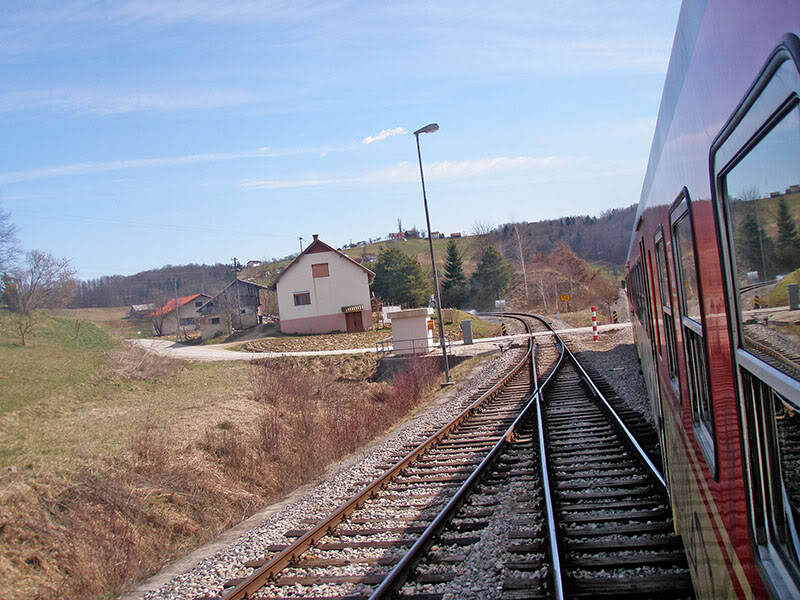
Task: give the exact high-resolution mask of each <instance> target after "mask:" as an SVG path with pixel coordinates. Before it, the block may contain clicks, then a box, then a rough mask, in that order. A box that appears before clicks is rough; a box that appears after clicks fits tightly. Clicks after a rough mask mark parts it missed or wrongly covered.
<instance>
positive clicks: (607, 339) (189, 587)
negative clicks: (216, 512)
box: [123, 324, 649, 600]
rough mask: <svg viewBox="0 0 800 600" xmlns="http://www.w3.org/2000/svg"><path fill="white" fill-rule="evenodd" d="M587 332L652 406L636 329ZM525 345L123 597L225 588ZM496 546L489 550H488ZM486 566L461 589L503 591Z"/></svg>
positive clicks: (630, 393)
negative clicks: (217, 543)
mask: <svg viewBox="0 0 800 600" xmlns="http://www.w3.org/2000/svg"><path fill="white" fill-rule="evenodd" d="M556 325H560V324H556ZM574 337H575V336H573V338H574ZM584 337H585V338H586V339H572V340H569V341H571V342H572V344H573V349H574V350H578V351H579V352H580V353H579V355H578V357H579V360H581V361H582V362H584V363H585V364H587V366H591V367H593V368H595V369H597V370H598V371H599V372H601V373H602V374H603V376H604V377H605V378H606V380H607V381H608V382H609V383H610V384H611V385H612V386H613V387H615V388H616V389H617V390H618V392H619V395H620V396H621V397H622V398H623V399H624V400H626V401H627V402H629V403H630V404H631V406H632V407H634V408H635V409H636V410H638V411H639V412H643V411H644V413H645V414H647V413H649V402H648V400H647V394H646V391H645V388H644V382H643V381H642V378H641V374H640V371H639V362H638V357H637V355H636V348H635V346H634V345H633V340H632V336H631V333H630V329H629V328H626V329H623V330H620V331H614V332H609V333H608V334H605V335H603V336H602V337H601V340H602V342H597V343H594V342H592V340H591V334H588V337H587V336H584ZM521 353H522V351H521V350H511V351H508V352H504V353H502V354H500V355H499V356H498V357H497V358H495V359H493V360H491V361H490V362H488V363H484V364H483V365H482V366H479V367H477V368H476V369H475V370H473V372H472V373H471V374H470V375H469V376H468V377H465V378H464V379H463V380H462V381H460V382H458V383H457V384H456V385H455V386H453V387H452V388H450V389H448V390H446V391H444V392H443V393H442V394H441V398H440V399H437V400H435V401H434V402H432V403H430V404H429V405H428V406H427V407H425V408H424V409H423V410H421V411H420V412H419V413H417V414H415V415H414V416H413V417H411V418H409V419H408V420H407V421H406V423H405V424H403V425H402V426H401V427H398V428H397V429H396V430H395V431H393V432H392V433H390V434H389V435H387V436H386V437H385V438H384V439H383V440H382V441H380V442H378V443H376V444H373V445H372V446H371V447H369V448H368V449H366V450H364V451H363V452H362V453H361V454H359V455H358V456H353V457H351V458H350V459H349V460H347V461H345V462H344V463H340V464H339V465H338V466H337V467H336V468H333V469H331V470H329V472H328V474H327V475H326V476H325V477H324V481H322V482H320V483H319V484H318V485H315V486H306V487H305V488H303V491H302V492H301V493H296V494H295V495H294V496H292V497H291V498H290V499H289V500H288V501H285V502H284V503H283V505H282V506H281V510H280V511H279V512H277V513H275V514H274V515H273V516H270V517H268V518H266V519H265V520H263V522H261V523H260V524H257V525H256V526H255V527H254V528H253V529H250V530H248V531H246V532H245V533H243V534H242V535H241V536H240V537H238V539H236V540H235V541H233V542H232V543H230V544H229V545H228V546H227V547H225V548H223V549H222V550H219V551H218V552H215V553H214V554H211V555H209V556H207V557H205V558H203V559H202V560H200V561H199V562H198V563H196V565H195V566H194V567H193V568H190V569H188V570H187V571H186V572H184V573H183V574H180V575H178V576H176V577H174V578H173V579H171V580H170V581H169V582H168V583H165V584H163V585H160V587H159V588H158V589H152V587H154V586H153V585H152V584H150V586H139V588H138V589H139V591H138V592H135V593H134V592H131V593H129V594H126V595H124V596H123V598H124V599H125V600H132V599H134V598H145V599H146V600H167V599H170V600H172V599H179V598H180V599H191V598H195V597H197V596H202V595H205V594H207V595H217V594H219V593H220V592H221V589H222V583H223V582H224V581H226V580H228V579H231V578H235V577H242V576H245V575H248V574H249V573H250V570H249V569H243V568H242V567H241V565H242V564H243V563H244V562H246V561H248V560H252V559H256V558H261V557H263V556H264V555H265V554H270V553H269V552H267V547H268V546H269V545H271V544H283V543H286V542H287V540H286V538H285V537H284V532H286V531H287V530H290V529H304V528H308V521H307V520H308V519H310V518H313V519H321V518H323V517H325V516H326V515H328V514H329V513H331V512H332V511H333V510H334V509H335V508H336V507H337V506H339V505H340V504H341V503H342V502H343V501H344V500H345V499H346V498H348V497H350V496H351V495H352V494H353V493H354V492H355V491H356V489H358V488H359V485H358V484H363V482H365V481H369V480H372V479H374V478H375V477H377V476H378V475H380V473H382V472H383V471H382V470H381V468H380V467H381V466H385V465H386V464H389V463H390V462H393V461H392V460H391V457H392V456H396V455H397V454H398V453H399V452H401V451H402V448H403V446H406V445H408V444H412V443H418V442H419V441H420V440H421V439H422V437H423V434H426V433H428V434H429V433H430V432H431V431H432V430H435V429H436V428H438V427H440V426H441V425H443V424H445V423H446V422H447V421H449V420H450V419H452V418H453V417H454V416H456V415H457V414H458V413H459V412H461V411H462V410H463V409H464V408H465V407H466V406H468V404H469V403H470V397H471V396H472V394H473V393H474V390H475V388H476V387H477V386H478V385H480V384H482V383H485V382H487V381H489V380H492V379H496V378H497V377H499V376H500V375H501V374H504V373H505V372H507V371H508V369H509V368H510V367H511V366H513V365H514V364H515V363H516V361H518V360H519V358H520V356H521ZM251 520H252V519H251ZM493 535H496V533H494V534H493ZM500 537H502V536H498V540H499V539H500ZM498 551H499V549H498ZM493 554H494V553H493V552H490V553H489V555H490V556H492V555H493ZM481 571H482V569H481V568H479V565H477V564H472V563H471V562H470V563H468V564H465V565H463V570H462V578H461V581H460V582H459V583H460V586H461V590H462V592H464V593H466V592H467V591H468V592H469V593H467V594H466V595H467V596H470V597H476V598H477V597H484V596H482V595H481V593H482V592H481V586H484V585H487V584H488V587H490V589H491V595H494V594H496V593H497V591H498V589H497V586H498V580H497V578H496V577H485V575H482V572H481ZM155 580H156V581H157V579H155ZM157 585H158V584H157ZM148 587H150V590H148V589H147V588H148Z"/></svg>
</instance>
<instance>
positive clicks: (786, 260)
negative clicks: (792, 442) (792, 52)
mask: <svg viewBox="0 0 800 600" xmlns="http://www.w3.org/2000/svg"><path fill="white" fill-rule="evenodd" d="M721 183H722V189H723V197H724V198H725V200H726V204H727V207H728V214H729V218H730V227H731V229H732V233H733V238H732V241H733V255H734V257H735V259H734V263H733V265H732V267H733V268H734V269H735V278H736V282H737V284H738V288H739V293H738V296H739V298H738V300H739V301H738V302H737V308H738V311H739V320H740V322H741V324H742V327H741V329H740V330H739V335H740V340H739V341H740V343H741V345H742V346H743V347H744V348H745V349H746V350H748V351H750V352H751V353H752V354H754V355H756V356H758V357H759V358H761V359H763V360H764V361H766V362H768V363H771V364H772V365H773V366H775V367H776V368H778V369H779V370H781V371H783V372H784V373H786V374H787V375H789V376H792V377H794V378H800V351H798V347H800V337H798V336H797V335H796V333H795V334H793V333H792V329H791V325H790V324H791V323H793V322H794V321H795V320H796V319H795V318H791V315H788V314H786V313H789V312H791V308H792V307H793V306H792V305H794V308H795V309H796V308H797V303H798V299H797V293H796V291H797V287H798V284H800V234H799V233H798V230H797V220H798V217H800V109H799V108H798V107H797V106H796V105H795V106H794V108H792V109H791V110H790V111H788V112H787V113H786V114H784V116H783V117H782V118H781V120H780V121H778V122H777V123H776V124H775V125H774V127H772V129H770V131H769V132H768V133H766V134H765V135H764V136H763V137H762V138H761V139H760V140H759V142H758V144H757V145H756V146H755V147H753V148H752V149H751V150H750V152H748V153H747V155H746V156H744V158H742V159H741V160H740V161H739V162H738V163H737V164H736V165H735V166H734V167H733V168H732V169H730V170H729V171H728V172H727V173H725V175H724V176H723V178H722V181H721ZM792 289H794V290H795V297H794V299H792V298H790V295H791V293H792V292H791V290H792ZM784 317H789V318H784ZM787 325H789V327H787Z"/></svg>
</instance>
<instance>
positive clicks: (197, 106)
mask: <svg viewBox="0 0 800 600" xmlns="http://www.w3.org/2000/svg"><path fill="white" fill-rule="evenodd" d="M258 100H259V98H258V96H256V95H254V94H252V93H249V92H241V91H235V90H233V91H232V90H213V89H212V90H191V89H183V90H159V91H148V90H143V91H131V92H122V93H120V92H115V91H108V90H104V89H74V88H60V89H47V90H27V91H19V92H7V93H0V112H14V111H23V110H24V111H30V110H52V111H62V112H74V113H92V114H101V115H113V114H123V113H132V112H145V111H160V112H166V111H178V110H203V109H212V108H220V107H225V106H236V105H241V104H248V103H252V102H257V101H258Z"/></svg>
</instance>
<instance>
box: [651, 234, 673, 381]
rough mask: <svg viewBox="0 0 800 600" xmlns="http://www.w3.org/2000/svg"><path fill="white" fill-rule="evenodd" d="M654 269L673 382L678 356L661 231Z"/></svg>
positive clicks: (657, 237)
mask: <svg viewBox="0 0 800 600" xmlns="http://www.w3.org/2000/svg"><path fill="white" fill-rule="evenodd" d="M655 243H656V267H657V269H658V287H659V289H660V290H661V293H660V296H661V320H662V321H663V322H664V345H665V346H666V347H667V365H668V368H669V377H670V380H672V381H673V382H675V381H677V378H678V355H677V349H676V341H675V317H674V315H673V313H672V296H671V290H670V287H669V272H668V271H667V252H666V249H665V246H664V234H663V232H662V230H661V229H659V230H658V232H657V233H656V238H655Z"/></svg>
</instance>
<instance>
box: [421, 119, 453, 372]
mask: <svg viewBox="0 0 800 600" xmlns="http://www.w3.org/2000/svg"><path fill="white" fill-rule="evenodd" d="M437 131H439V124H438V123H431V124H430V125H425V127H422V128H420V129H417V130H416V131H415V132H414V138H416V140H417V156H418V157H419V178H420V181H422V201H423V203H424V204H425V223H426V225H427V227H428V244H430V248H431V266H432V267H433V293H434V294H435V296H436V317H437V318H438V320H439V343H440V344H441V346H442V357H443V358H444V384H443V385H453V382H452V381H450V365H449V364H448V362H447V346H446V345H445V342H444V322H443V321H442V302H441V300H440V299H439V275H438V274H437V272H436V258H435V257H434V255H433V237H432V236H431V218H430V216H429V215H428V197H427V195H426V194H425V176H424V175H423V174H422V152H421V151H420V149H419V134H420V133H435V132H437Z"/></svg>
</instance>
